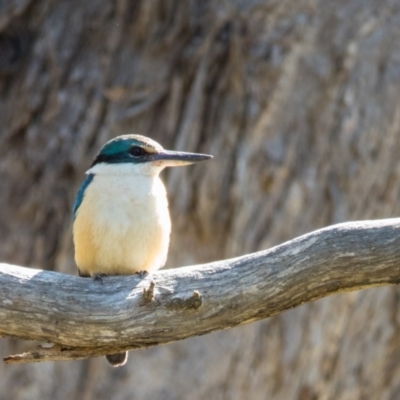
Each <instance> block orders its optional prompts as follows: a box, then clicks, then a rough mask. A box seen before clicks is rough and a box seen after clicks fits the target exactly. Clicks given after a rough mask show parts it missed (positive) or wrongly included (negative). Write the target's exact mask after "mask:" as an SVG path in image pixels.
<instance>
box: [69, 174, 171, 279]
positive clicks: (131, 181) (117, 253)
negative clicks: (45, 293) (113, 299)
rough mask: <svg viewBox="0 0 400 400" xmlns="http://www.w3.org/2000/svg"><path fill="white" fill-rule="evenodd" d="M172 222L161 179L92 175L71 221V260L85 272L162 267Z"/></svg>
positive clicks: (130, 272) (149, 270) (139, 176)
mask: <svg viewBox="0 0 400 400" xmlns="http://www.w3.org/2000/svg"><path fill="white" fill-rule="evenodd" d="M170 231H171V222H170V217H169V212H168V201H167V197H166V192H165V187H164V185H163V183H162V181H161V179H160V178H159V177H158V175H157V176H151V175H135V174H122V175H107V174H98V175H97V174H96V175H95V177H94V179H93V181H92V182H91V183H90V185H89V186H88V187H87V189H86V192H85V195H84V198H83V201H82V204H81V205H80V207H79V209H78V211H77V214H76V219H75V222H74V242H75V261H76V263H77V265H78V268H79V269H80V270H81V271H82V272H83V273H86V274H89V275H93V274H100V273H101V274H107V275H118V274H133V273H135V272H138V271H148V272H151V271H155V270H157V269H159V268H161V267H163V266H164V263H165V260H166V257H167V253H168V246H169V236H170Z"/></svg>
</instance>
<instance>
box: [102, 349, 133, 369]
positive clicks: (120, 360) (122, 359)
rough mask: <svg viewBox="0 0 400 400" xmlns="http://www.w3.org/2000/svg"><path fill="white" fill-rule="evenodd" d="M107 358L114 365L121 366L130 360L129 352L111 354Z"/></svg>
mask: <svg viewBox="0 0 400 400" xmlns="http://www.w3.org/2000/svg"><path fill="white" fill-rule="evenodd" d="M106 358H107V361H108V362H109V363H110V364H111V365H112V366H113V367H121V366H122V365H124V364H125V363H126V361H127V360H128V352H127V351H125V352H123V353H116V354H109V355H108V356H106Z"/></svg>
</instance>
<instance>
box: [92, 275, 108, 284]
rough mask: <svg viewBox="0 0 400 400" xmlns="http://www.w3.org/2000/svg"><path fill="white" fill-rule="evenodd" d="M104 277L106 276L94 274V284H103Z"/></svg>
mask: <svg viewBox="0 0 400 400" xmlns="http://www.w3.org/2000/svg"><path fill="white" fill-rule="evenodd" d="M106 276H107V275H106V274H94V275H93V276H92V278H93V281H94V282H100V283H101V284H103V278H105V277H106Z"/></svg>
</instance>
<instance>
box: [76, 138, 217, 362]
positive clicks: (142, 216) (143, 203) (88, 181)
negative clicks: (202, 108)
mask: <svg viewBox="0 0 400 400" xmlns="http://www.w3.org/2000/svg"><path fill="white" fill-rule="evenodd" d="M210 158H212V156H211V155H208V154H198V153H187V152H181V151H171V150H165V149H164V148H163V147H162V146H161V145H160V144H159V143H157V142H156V141H154V140H152V139H150V138H148V137H145V136H142V135H136V134H129V135H122V136H118V137H116V138H114V139H112V140H110V141H109V142H107V143H106V144H105V145H104V146H103V147H102V148H101V149H100V152H99V153H98V154H97V156H96V157H95V158H94V160H93V162H92V165H91V167H90V169H89V170H88V171H87V172H86V178H85V180H84V181H83V183H82V185H81V187H80V189H79V191H78V193H77V196H76V200H75V204H74V207H73V213H74V224H73V239H74V245H75V262H76V265H77V267H78V273H79V276H82V277H93V278H95V279H100V280H101V277H102V276H107V275H130V274H137V273H152V272H154V271H157V270H158V269H159V268H162V267H163V266H164V264H165V261H166V258H167V253H168V247H169V237H170V232H171V220H170V216H169V211H168V199H167V194H166V190H165V186H164V184H163V182H162V181H161V179H160V176H159V175H160V172H161V171H162V170H163V169H164V168H165V167H178V166H183V165H188V164H193V163H196V162H199V161H203V160H207V159H210ZM106 358H107V360H108V362H109V363H110V364H111V365H112V366H114V367H119V366H121V365H124V364H125V363H126V361H127V359H128V354H127V352H123V353H117V354H110V355H107V356H106Z"/></svg>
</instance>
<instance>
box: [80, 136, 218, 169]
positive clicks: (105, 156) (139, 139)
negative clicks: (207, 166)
mask: <svg viewBox="0 0 400 400" xmlns="http://www.w3.org/2000/svg"><path fill="white" fill-rule="evenodd" d="M209 158H212V156H211V155H208V154H198V153H187V152H182V151H172V150H165V149H164V148H163V147H162V146H161V145H160V144H159V143H157V142H156V141H154V140H152V139H150V138H148V137H145V136H141V135H132V134H131V135H122V136H118V137H116V138H114V139H112V140H110V141H109V142H107V143H106V144H105V145H104V146H103V147H102V148H101V150H100V152H99V154H97V156H96V157H95V158H94V160H93V163H92V165H91V168H90V170H89V171H88V173H94V174H102V173H104V174H121V173H127V174H132V173H136V174H142V175H158V174H159V173H160V172H161V171H162V170H163V169H164V168H165V167H179V166H183V165H189V164H193V163H196V162H199V161H204V160H208V159H209Z"/></svg>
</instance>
